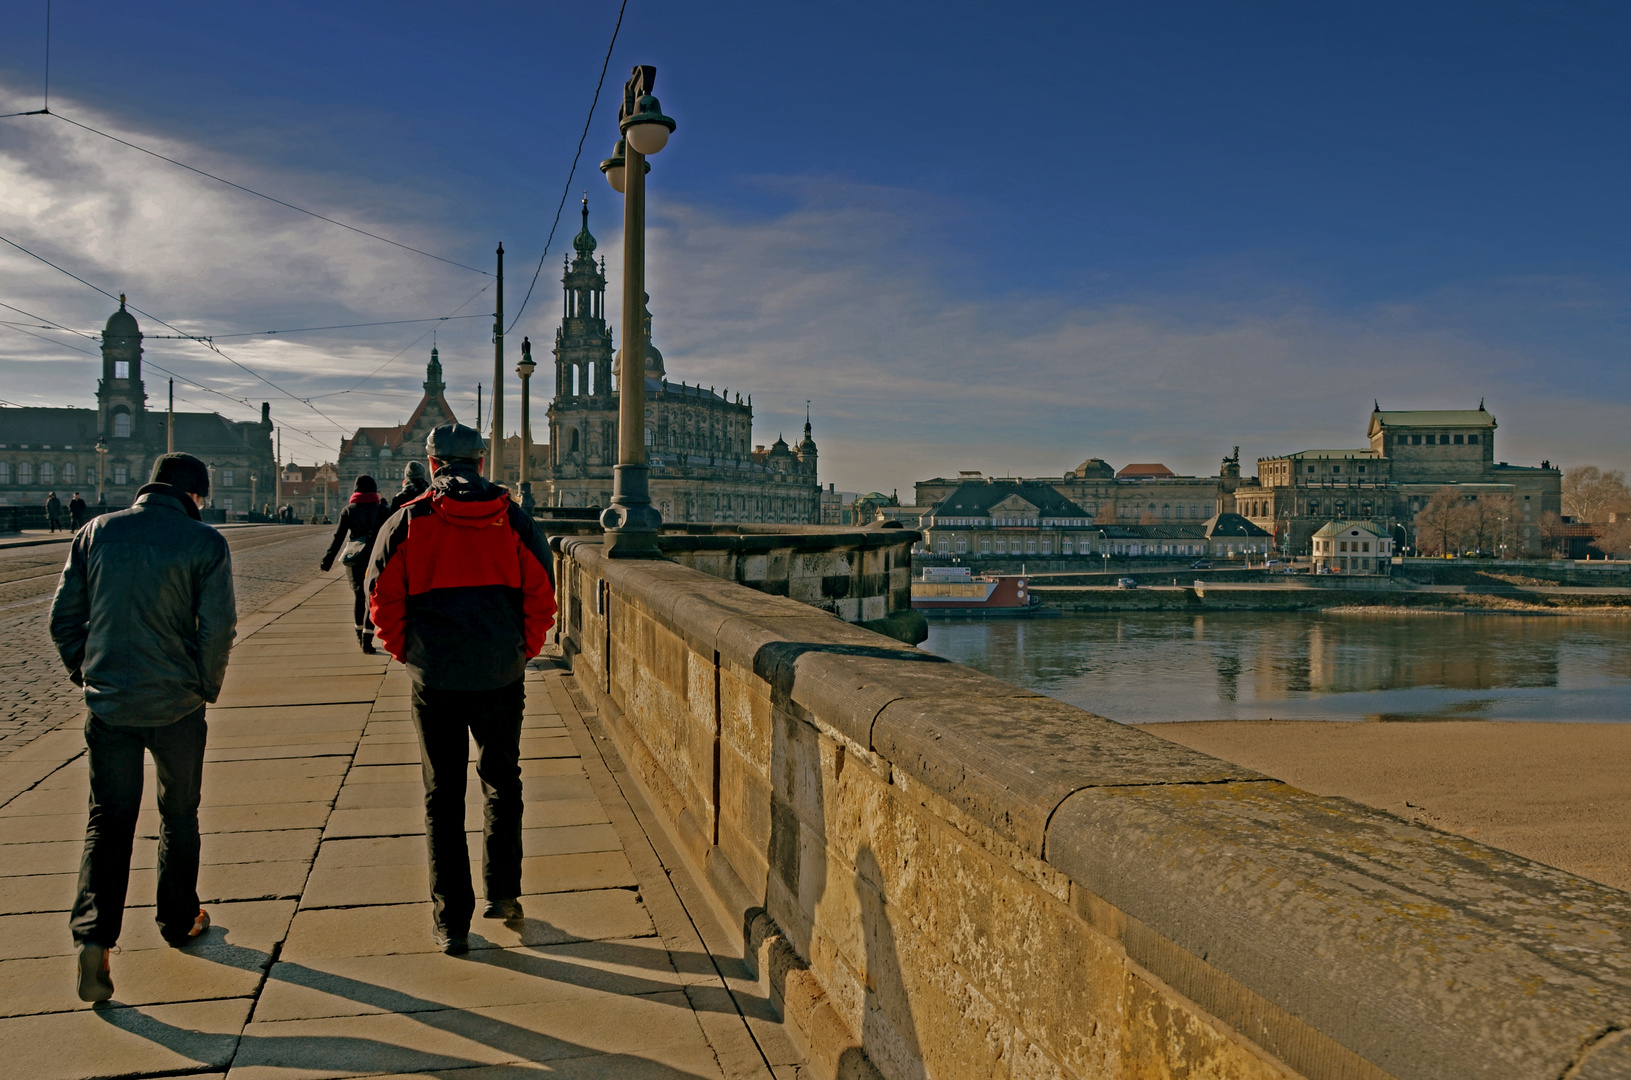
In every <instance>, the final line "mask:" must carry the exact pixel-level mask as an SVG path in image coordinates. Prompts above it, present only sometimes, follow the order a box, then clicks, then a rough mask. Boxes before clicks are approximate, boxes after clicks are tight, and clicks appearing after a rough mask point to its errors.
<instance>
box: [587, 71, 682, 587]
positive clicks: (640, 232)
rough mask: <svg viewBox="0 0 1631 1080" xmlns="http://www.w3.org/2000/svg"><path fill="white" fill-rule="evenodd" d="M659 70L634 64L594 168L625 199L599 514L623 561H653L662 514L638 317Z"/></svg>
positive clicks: (663, 127) (612, 550)
mask: <svg viewBox="0 0 1631 1080" xmlns="http://www.w3.org/2000/svg"><path fill="white" fill-rule="evenodd" d="M656 83H657V69H656V68H654V67H651V66H649V65H639V66H637V67H635V69H634V74H633V76H632V77H631V78H630V79H629V81H628V82H627V83H625V84H624V86H623V105H622V107H621V108H620V109H619V110H618V114H617V121H618V122H617V126H618V130H619V131H621V132H622V134H623V137H622V138H621V139H619V140H618V141H617V147H616V148H615V149H614V150H613V151H612V156H611V157H609V158H607V159H606V160H605V161H602V162H601V163H600V171H601V172H603V173H605V174H606V182H607V183H609V184H611V186H612V189H613V190H614V191H618V192H621V193H622V195H623V350H622V352H623V358H622V364H621V365H620V368H619V371H618V383H617V393H618V403H617V430H618V439H617V442H618V453H617V465H616V466H615V467H614V468H613V470H612V473H613V476H612V505H611V506H608V507H607V508H606V509H605V511H604V512H602V513H601V515H600V524H601V526H602V527H604V528H605V530H606V554H607V555H609V556H611V557H612V558H621V559H657V558H661V557H662V551H661V550H660V549H659V548H658V546H657V530H658V528H659V527H660V526H661V525H662V523H663V519H662V515H661V514H659V513H658V512H657V509H656V508H655V507H653V506H652V505H651V487H650V482H649V480H650V477H649V470H648V469H647V466H646V442H645V431H646V335H645V327H644V326H643V325H642V321H641V313H642V312H644V311H645V293H646V263H645V260H646V173H647V172H648V171H650V168H651V166H650V165H648V164H647V163H646V155H648V154H655V153H657V152H658V151H660V150H661V149H662V148H663V147H664V146H667V145H668V136H669V134H670V133H672V132H673V130H674V126H675V125H674V121H673V119H671V118H670V117H668V116H665V115H663V111H662V107H661V106H660V105H658V103H657V99H656V98H655V97H653V96H652V93H651V91H652V88H653V87H654V86H655V85H656Z"/></svg>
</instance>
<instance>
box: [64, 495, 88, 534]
mask: <svg viewBox="0 0 1631 1080" xmlns="http://www.w3.org/2000/svg"><path fill="white" fill-rule="evenodd" d="M68 524H69V525H70V526H71V527H72V528H73V530H74V532H78V531H79V527H80V526H81V525H83V524H85V500H84V499H82V498H80V497H79V492H77V491H76V492H74V497H73V498H71V499H69V500H68Z"/></svg>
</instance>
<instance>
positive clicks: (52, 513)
mask: <svg viewBox="0 0 1631 1080" xmlns="http://www.w3.org/2000/svg"><path fill="white" fill-rule="evenodd" d="M45 520H46V522H47V523H48V524H49V525H50V526H51V531H52V532H56V531H57V530H58V529H60V528H62V500H61V499H59V498H57V493H56V492H54V491H53V492H51V494H49V495H47V496H46V497H45Z"/></svg>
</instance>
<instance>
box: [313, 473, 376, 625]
mask: <svg viewBox="0 0 1631 1080" xmlns="http://www.w3.org/2000/svg"><path fill="white" fill-rule="evenodd" d="M388 516H390V515H389V512H388V511H387V510H386V508H385V504H384V503H382V502H380V499H379V485H378V484H376V483H375V482H374V478H373V477H372V476H359V477H357V483H356V490H355V491H353V492H352V493H351V501H350V502H349V503H347V504H346V508H345V509H344V510H341V511H340V524H339V525H337V526H335V528H334V541H333V542H332V543H331V544H329V546H328V554H326V555H324V556H323V561H322V563H321V564H320V565H321V566H322V570H323V573H325V574H326V573H328V572H329V570H330V569H331V568H332V567H333V566H334V556H336V555H338V556H340V562H342V563H344V564H345V568H346V571H347V573H349V574H350V575H351V593H352V595H353V596H354V597H355V602H354V603H353V605H352V622H353V623H354V624H355V625H356V628H357V644H358V645H361V646H362V651H363V652H365V653H368V654H370V655H372V654H373V652H374V624H373V622H372V621H370V619H369V618H368V593H367V592H366V591H365V590H364V589H363V579H364V578H365V577H366V575H367V573H368V553H369V551H370V550H371V549H372V548H373V546H374V537H375V536H376V535H377V534H378V533H379V527H380V526H381V525H383V524H385V519H386V518H387V517H388Z"/></svg>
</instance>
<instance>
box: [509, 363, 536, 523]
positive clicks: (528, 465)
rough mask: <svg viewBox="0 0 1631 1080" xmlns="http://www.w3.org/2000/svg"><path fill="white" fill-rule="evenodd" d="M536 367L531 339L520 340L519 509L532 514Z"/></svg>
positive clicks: (516, 371) (516, 370) (517, 369)
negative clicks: (533, 413) (533, 407)
mask: <svg viewBox="0 0 1631 1080" xmlns="http://www.w3.org/2000/svg"><path fill="white" fill-rule="evenodd" d="M537 367H538V365H537V364H535V363H533V360H532V339H531V338H522V339H521V362H520V363H519V364H517V365H515V373H516V374H517V375H519V376H521V509H523V510H525V511H527V512H528V513H529V514H530V513H531V512H532V373H533V371H534V370H535V369H536V368H537Z"/></svg>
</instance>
